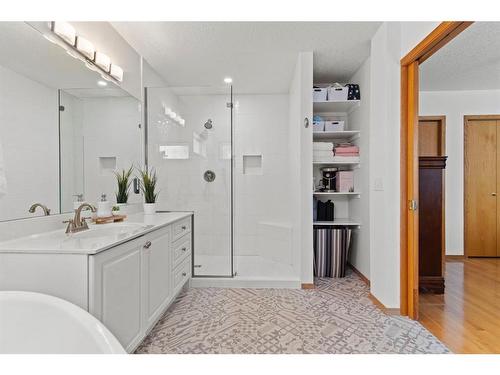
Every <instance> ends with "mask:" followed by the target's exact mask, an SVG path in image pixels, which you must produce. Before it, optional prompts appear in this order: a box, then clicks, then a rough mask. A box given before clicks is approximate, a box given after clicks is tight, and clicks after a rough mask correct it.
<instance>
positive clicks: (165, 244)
mask: <svg viewBox="0 0 500 375" xmlns="http://www.w3.org/2000/svg"><path fill="white" fill-rule="evenodd" d="M170 239H171V233H170V232H165V233H163V232H159V233H152V234H151V236H150V237H149V238H148V239H147V241H146V242H144V244H143V245H142V283H141V284H142V296H143V302H142V306H143V316H142V319H143V321H144V322H143V324H144V325H145V326H148V327H149V326H151V325H152V324H154V323H155V322H156V320H158V318H159V317H160V315H161V314H162V313H163V311H164V310H165V309H166V307H167V306H168V305H169V304H170V302H171V300H172V299H173V288H172V282H171V277H170V276H171V274H172V272H165V270H172V247H171V245H170V243H171V240H170Z"/></svg>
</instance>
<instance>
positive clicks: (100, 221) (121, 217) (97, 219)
mask: <svg viewBox="0 0 500 375" xmlns="http://www.w3.org/2000/svg"><path fill="white" fill-rule="evenodd" d="M126 218H127V215H112V216H106V217H95V218H93V219H92V221H93V222H94V223H96V224H108V223H116V222H121V221H123V220H125V219H126Z"/></svg>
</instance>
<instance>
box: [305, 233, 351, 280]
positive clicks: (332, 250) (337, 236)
mask: <svg viewBox="0 0 500 375" xmlns="http://www.w3.org/2000/svg"><path fill="white" fill-rule="evenodd" d="M351 233H352V230H351V229H349V228H335V229H332V228H314V276H315V277H344V276H345V270H346V266H347V257H348V256H349V247H350V245H351Z"/></svg>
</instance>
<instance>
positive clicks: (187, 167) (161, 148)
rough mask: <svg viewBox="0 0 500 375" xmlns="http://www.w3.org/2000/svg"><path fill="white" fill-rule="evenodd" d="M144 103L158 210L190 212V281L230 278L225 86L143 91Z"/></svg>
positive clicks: (229, 165) (229, 149) (228, 136)
mask: <svg viewBox="0 0 500 375" xmlns="http://www.w3.org/2000/svg"><path fill="white" fill-rule="evenodd" d="M146 103H147V128H146V140H147V145H146V151H147V152H146V154H147V164H148V165H149V166H150V167H155V168H156V170H157V172H158V176H159V181H158V185H159V190H160V196H159V209H160V210H170V211H193V212H194V213H195V215H194V244H193V247H194V248H195V251H194V260H193V267H194V268H193V275H194V276H195V277H196V276H204V277H232V276H233V274H234V265H233V237H232V232H233V222H232V216H233V215H232V209H233V208H232V193H233V192H232V189H233V186H232V181H233V179H232V160H233V159H232V94H231V87H229V86H225V87H221V88H147V89H146Z"/></svg>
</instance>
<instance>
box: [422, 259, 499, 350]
mask: <svg viewBox="0 0 500 375" xmlns="http://www.w3.org/2000/svg"><path fill="white" fill-rule="evenodd" d="M445 280H446V281H445V282H446V288H445V294H444V295H435V294H421V295H420V308H419V312H420V319H419V321H420V323H422V325H424V326H425V327H426V328H427V329H428V330H429V331H431V332H432V333H433V334H434V335H435V336H436V337H437V338H438V339H440V340H441V341H442V342H443V343H444V344H445V345H447V346H448V348H449V349H450V350H451V351H452V352H454V353H500V258H465V259H446V278H445Z"/></svg>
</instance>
